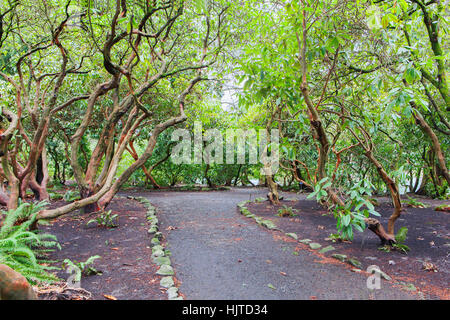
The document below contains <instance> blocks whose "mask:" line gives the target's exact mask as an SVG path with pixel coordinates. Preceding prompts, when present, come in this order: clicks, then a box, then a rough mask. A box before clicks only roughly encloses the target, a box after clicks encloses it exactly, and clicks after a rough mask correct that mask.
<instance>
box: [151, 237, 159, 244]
mask: <svg viewBox="0 0 450 320" xmlns="http://www.w3.org/2000/svg"><path fill="white" fill-rule="evenodd" d="M151 244H154V245H156V244H159V239H158V238H156V237H153V238H152V240H151Z"/></svg>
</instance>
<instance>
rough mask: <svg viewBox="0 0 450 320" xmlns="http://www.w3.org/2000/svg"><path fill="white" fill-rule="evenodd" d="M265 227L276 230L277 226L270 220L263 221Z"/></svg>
mask: <svg viewBox="0 0 450 320" xmlns="http://www.w3.org/2000/svg"><path fill="white" fill-rule="evenodd" d="M260 224H261V225H262V226H263V227H266V228H267V229H271V230H273V229H276V228H277V226H276V225H275V224H274V223H273V222H272V221H270V220H262V221H261V223H260Z"/></svg>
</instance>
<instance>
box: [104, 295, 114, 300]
mask: <svg viewBox="0 0 450 320" xmlns="http://www.w3.org/2000/svg"><path fill="white" fill-rule="evenodd" d="M103 296H104V297H105V298H106V299H108V300H117V298H116V297H114V296H110V295H109V294H104V295H103Z"/></svg>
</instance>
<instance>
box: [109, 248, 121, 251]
mask: <svg viewBox="0 0 450 320" xmlns="http://www.w3.org/2000/svg"><path fill="white" fill-rule="evenodd" d="M111 250H116V251H117V250H119V248H111Z"/></svg>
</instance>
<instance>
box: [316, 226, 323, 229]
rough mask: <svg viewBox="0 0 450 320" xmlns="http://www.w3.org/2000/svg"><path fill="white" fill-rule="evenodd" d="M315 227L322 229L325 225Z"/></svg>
mask: <svg viewBox="0 0 450 320" xmlns="http://www.w3.org/2000/svg"><path fill="white" fill-rule="evenodd" d="M317 229H320V230H323V229H325V227H324V226H317Z"/></svg>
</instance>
